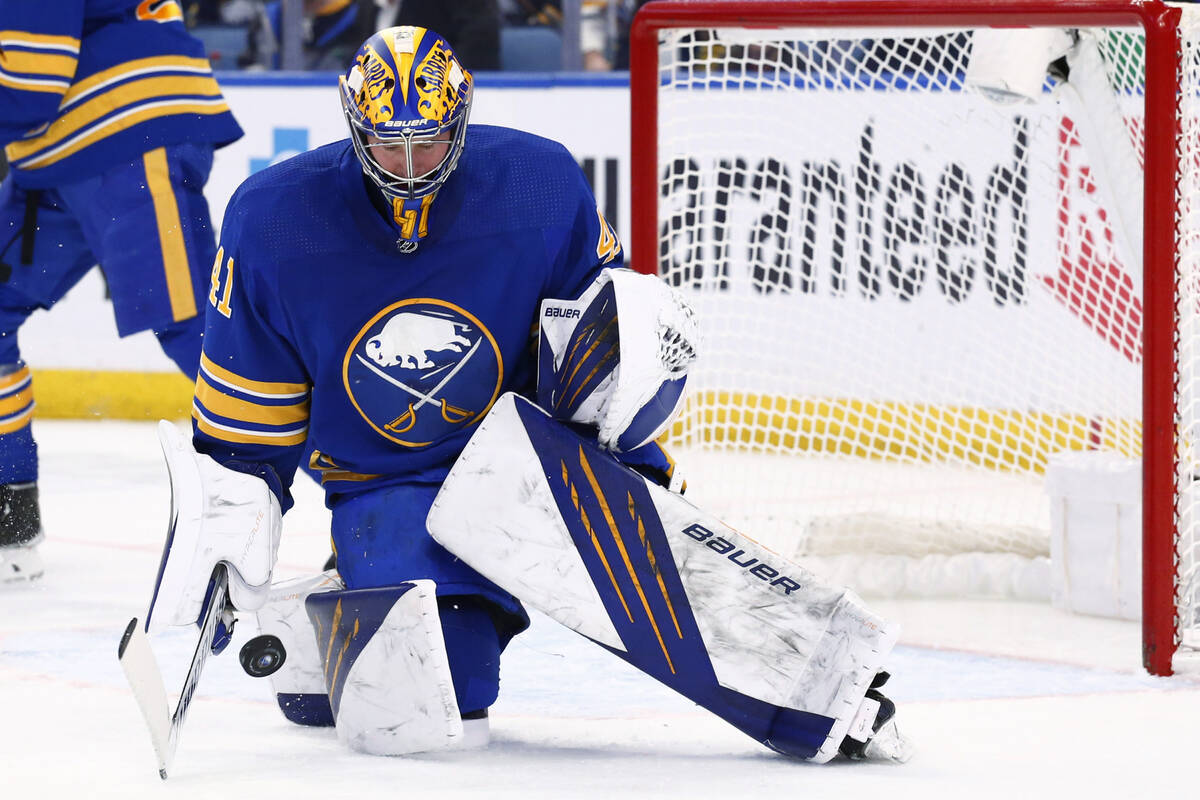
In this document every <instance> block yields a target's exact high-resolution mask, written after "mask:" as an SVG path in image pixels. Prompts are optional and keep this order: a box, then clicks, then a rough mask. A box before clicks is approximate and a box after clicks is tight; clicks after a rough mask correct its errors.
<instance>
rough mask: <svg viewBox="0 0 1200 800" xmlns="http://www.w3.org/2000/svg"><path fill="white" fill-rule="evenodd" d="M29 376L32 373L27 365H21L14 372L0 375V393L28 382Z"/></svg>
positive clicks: (15, 389)
mask: <svg viewBox="0 0 1200 800" xmlns="http://www.w3.org/2000/svg"><path fill="white" fill-rule="evenodd" d="M31 376H32V373H30V371H29V367H21V368H20V369H19V370H17V371H16V372H12V373H9V374H8V375H5V376H3V377H0V395H4V394H8V393H10V392H14V391H17V390H19V389H20V388H21V387H23V386H24V385H25V384H27V383H29V379H30V377H31Z"/></svg>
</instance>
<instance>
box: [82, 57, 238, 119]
mask: <svg viewBox="0 0 1200 800" xmlns="http://www.w3.org/2000/svg"><path fill="white" fill-rule="evenodd" d="M161 72H192V73H195V74H197V75H200V76H202V77H208V78H212V64H210V63H209V61H208V59H206V58H185V57H183V56H154V57H152V58H137V59H134V60H133V61H126V62H124V63H122V64H117V65H116V66H115V67H109V68H108V69H106V70H102V71H100V72H97V73H95V74H94V75H89V76H87V77H86V78H84V79H83V80H81V81H79V82H78V83H76V84H75V85H74V86H72V87H71V91H69V92H67V96H66V97H64V98H63V107H64V108H65V107H67V106H70V105H73V104H75V103H78V102H79V101H81V100H83V99H84V98H85V97H87V96H88V95H92V94H95V93H96V92H100V91H103V90H104V89H105V88H107V87H109V86H111V85H112V84H114V83H119V82H121V81H124V80H129V79H130V78H136V77H137V76H139V75H154V74H155V73H161ZM177 77H178V76H177ZM214 82H215V80H214Z"/></svg>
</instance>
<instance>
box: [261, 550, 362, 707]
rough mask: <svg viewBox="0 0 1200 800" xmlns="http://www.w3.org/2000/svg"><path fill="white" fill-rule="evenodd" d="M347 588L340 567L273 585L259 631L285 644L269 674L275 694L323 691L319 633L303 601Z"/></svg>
mask: <svg viewBox="0 0 1200 800" xmlns="http://www.w3.org/2000/svg"><path fill="white" fill-rule="evenodd" d="M344 588H346V587H345V584H343V583H342V579H341V578H340V577H339V576H338V573H337V570H329V571H327V572H322V573H320V574H319V575H309V576H305V577H303V578H293V579H292V580H288V581H281V582H279V583H276V584H274V585H272V586H271V591H270V594H269V595H268V596H267V602H266V604H264V605H263V607H262V608H260V609H258V611H257V612H256V617H257V619H258V630H259V632H260V634H264V635H270V636H275V637H277V638H278V639H279V641H280V643H281V644H282V645H283V650H284V653H285V654H286V655H285V657H284V661H283V665H282V666H281V667H280V668H279V669H278V670H276V671H275V672H274V673H272V674H271V675H270V676H269V680H270V682H271V688H272V689H273V690H274V691H275V694H276V695H324V694H325V670H324V660H323V658H322V653H321V651H320V650H319V648H318V647H317V637H316V634H315V632H314V631H313V625H312V622H310V621H309V618H308V612H307V611H306V610H305V608H304V601H305V600H306V599H308V596H309V595H312V594H316V593H318V592H336V591H340V590H342V589H344Z"/></svg>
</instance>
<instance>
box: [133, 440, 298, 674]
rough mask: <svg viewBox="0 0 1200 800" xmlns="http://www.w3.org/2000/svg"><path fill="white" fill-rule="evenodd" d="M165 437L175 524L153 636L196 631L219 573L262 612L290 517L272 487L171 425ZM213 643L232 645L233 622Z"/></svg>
mask: <svg viewBox="0 0 1200 800" xmlns="http://www.w3.org/2000/svg"><path fill="white" fill-rule="evenodd" d="M158 438H159V443H160V444H161V445H162V449H163V455H164V456H165V457H166V460H167V472H168V473H169V475H170V479H171V518H170V522H169V524H168V529H167V542H166V545H165V546H164V549H163V558H162V563H161V565H160V566H159V572H158V579H157V580H156V581H155V585H154V595H153V599H152V600H151V601H150V609H149V611H148V612H147V614H146V630H147V631H148V632H150V633H155V632H158V631H161V630H163V629H165V628H167V627H169V626H172V625H191V624H195V623H196V622H197V621H198V620H199V619H200V618H201V617H202V616H203V612H204V611H205V609H206V604H207V601H208V595H209V591H210V583H211V579H212V574H213V569H214V567H216V565H217V564H219V563H224V564H225V565H226V566H227V567H228V574H229V596H230V599H231V601H232V603H233V606H234V607H235V608H237V609H238V610H242V611H254V610H256V609H258V608H260V607H261V606H262V605H263V604H264V603H265V602H266V599H267V593H268V591H269V590H270V586H271V571H272V570H273V569H274V567H275V558H276V555H277V554H278V551H279V536H280V533H281V531H282V525H283V520H282V513H281V511H280V507H279V500H278V498H277V497H276V496H275V493H274V492H272V491H271V488H270V487H269V486H268V484H267V481H266V480H265V479H264V478H261V477H258V476H256V475H251V474H246V473H242V472H238V471H236V470H232V469H229V468H227V467H224V466H222V465H220V464H218V463H217V462H216V461H214V460H213V459H211V458H209V457H208V456H206V455H203V454H201V453H197V452H196V450H195V449H194V448H193V447H192V443H191V438H190V437H187V436H184V435H183V434H181V433H180V432H179V431H178V430H177V429H176V428H175V426H174V425H172V424H171V423H169V422H167V421H165V420H164V421H161V422H159V424H158ZM222 627H223V630H219V631H218V633H217V637H216V640H215V641H214V642H213V650H214V652H220V650H221V649H222V648H223V647H224V645H225V644H227V643H228V633H229V631H230V630H231V629H232V618H230V619H227V620H226V621H225V624H224V625H223V626H222Z"/></svg>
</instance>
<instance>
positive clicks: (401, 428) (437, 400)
mask: <svg viewBox="0 0 1200 800" xmlns="http://www.w3.org/2000/svg"><path fill="white" fill-rule="evenodd" d="M482 342H483V339H476V340H475V344H473V345H471V349H470V350H468V351H467V352H466V355H464V356H463V357H462V358H460V359H459V360H458V363H457V364H455V365H454V369H452V370H450V371H449V372H447V373H446V375H445V377H443V378H442V379H441V380H440V381H438V384H437V386H434V387H433V388H432V389H430V390H429V391H428V392H422V391H421V390H420V389H415V388H413V387H412V386H409V385H408V384H407V383H405V382H404V381H402V380H399V379H397V378H394V377H392V376H391V375H388V374H387V373H386V372H384V371H383V370H382V369H380V368H379V367H378V366H377V365H375V364H372V363H371V362H370V361H369V360H367V359H365V358H363V357H362V356H361V355H359V354H358V353H355V355H354V357H355V358H357V359H358V360H359V361H360V362H361V363H362V365H363V366H365V367H366V368H367V369H369V370H371V372H374V373H375V374H376V375H378V376H379V377H381V378H383V379H384V380H385V381H387V382H388V383H390V384H391V385H393V386H395V387H397V388H400V389H403V390H404V391H405V392H407V393H408V394H410V395H412V397H413V399H412V400H409V402H408V408H407V410H405V411H404V413H402V414H401V415H400V416H398V417H396V418H395V419H394V420H392V421H391V422H389V423H388V424H386V425H384V426H383V427H384V428H385V429H386V430H388V431H390V432H392V433H406V432H408V431H410V430H412V427H413V426H414V425H416V424H417V412H418V411H420V410H421V408H423V407H424V406H427V405H437V406H440V408H441V413H442V419H444V420H446V422H449V423H451V424H453V425H458V424H460V423H462V422H463V421H464V420H466V419H467V418H468V417H470V416H471V414H472V413H473V412H472V411H470V410H469V409H465V408H458V407H457V406H453V405H451V404H450V403H448V402H446V398H444V397H437V396H436V395H437V393H438V392H440V391H441V390H442V388H443V387H444V386H445V385H446V384H448V383H449V382H450V381H451V380H452V379H453V378H454V376H455V375H457V374H458V372H459V370H461V369H462V368H463V367H464V366H466V364H467V362H468V361H470V360H471V356H473V355H475V351H476V350H478V349H479V345H480V344H481V343H482ZM435 371H436V370H435ZM430 374H432V373H430Z"/></svg>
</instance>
